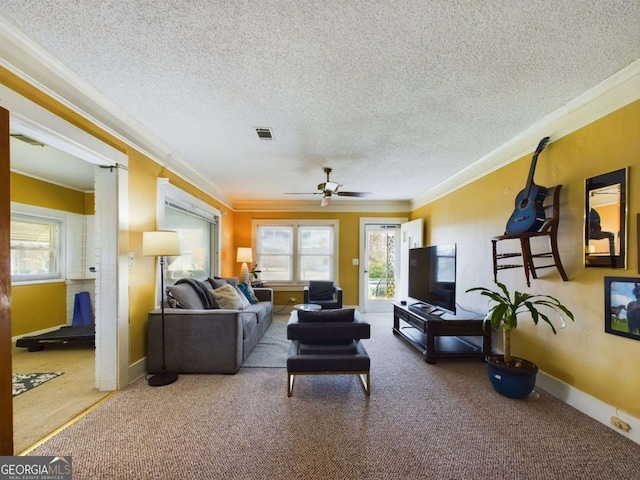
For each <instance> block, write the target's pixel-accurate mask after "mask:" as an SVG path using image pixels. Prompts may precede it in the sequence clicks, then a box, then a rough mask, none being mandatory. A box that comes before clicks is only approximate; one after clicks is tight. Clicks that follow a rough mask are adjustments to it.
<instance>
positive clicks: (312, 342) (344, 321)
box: [287, 309, 371, 397]
mask: <svg viewBox="0 0 640 480" xmlns="http://www.w3.org/2000/svg"><path fill="white" fill-rule="evenodd" d="M370 336H371V326H370V325H369V324H368V323H367V322H366V321H365V320H364V318H363V317H362V315H361V314H360V312H358V311H357V310H354V309H340V310H320V311H316V312H305V311H298V312H293V313H292V314H291V318H290V319H289V323H288V324H287V338H288V339H290V340H291V346H290V347H289V353H288V356H287V396H289V397H290V396H291V395H292V393H293V383H294V380H295V376H296V375H327V374H328V375H341V374H355V375H358V376H359V377H360V380H361V382H362V386H363V388H364V391H365V393H366V394H367V395H369V394H370V392H371V377H370V367H371V359H370V358H369V355H368V354H367V351H366V350H365V348H364V345H362V343H361V342H360V340H361V339H364V338H370Z"/></svg>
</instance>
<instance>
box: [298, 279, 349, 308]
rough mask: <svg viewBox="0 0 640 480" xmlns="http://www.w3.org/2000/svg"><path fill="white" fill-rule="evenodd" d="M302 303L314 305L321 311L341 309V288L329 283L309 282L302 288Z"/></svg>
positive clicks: (320, 281)
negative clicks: (320, 308)
mask: <svg viewBox="0 0 640 480" xmlns="http://www.w3.org/2000/svg"><path fill="white" fill-rule="evenodd" d="M304 303H315V304H317V305H320V306H321V307H322V309H323V310H330V309H336V308H342V288H340V287H339V286H338V285H335V284H334V283H333V282H331V281H324V280H311V281H310V282H309V285H308V286H306V287H304Z"/></svg>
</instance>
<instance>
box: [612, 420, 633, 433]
mask: <svg viewBox="0 0 640 480" xmlns="http://www.w3.org/2000/svg"><path fill="white" fill-rule="evenodd" d="M611 425H613V426H614V427H616V428H619V429H620V430H624V431H625V432H628V431H629V430H631V425H629V424H628V423H627V422H625V421H624V420H622V419H621V418H618V417H615V416H614V417H611Z"/></svg>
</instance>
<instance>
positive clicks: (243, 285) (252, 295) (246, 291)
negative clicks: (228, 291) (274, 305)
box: [238, 282, 258, 305]
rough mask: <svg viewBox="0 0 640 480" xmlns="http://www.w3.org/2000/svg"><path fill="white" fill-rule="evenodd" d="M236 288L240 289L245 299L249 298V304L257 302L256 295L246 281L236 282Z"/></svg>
mask: <svg viewBox="0 0 640 480" xmlns="http://www.w3.org/2000/svg"><path fill="white" fill-rule="evenodd" d="M238 288H239V289H240V290H241V291H242V293H243V294H244V296H245V297H247V300H249V303H250V304H251V305H253V304H255V303H258V298H257V297H256V294H255V293H254V291H253V288H251V285H249V284H248V283H244V282H240V283H238Z"/></svg>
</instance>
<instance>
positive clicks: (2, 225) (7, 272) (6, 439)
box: [0, 107, 13, 456]
mask: <svg viewBox="0 0 640 480" xmlns="http://www.w3.org/2000/svg"><path fill="white" fill-rule="evenodd" d="M9 168H10V164H9V111H8V110H5V109H4V108H2V107H0V365H2V367H1V368H0V425H1V426H2V428H0V455H2V456H10V455H13V394H12V388H11V263H10V253H9V249H10V243H9V242H10V234H9V224H10V220H11V198H10V196H9V177H10V172H9Z"/></svg>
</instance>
